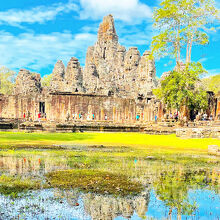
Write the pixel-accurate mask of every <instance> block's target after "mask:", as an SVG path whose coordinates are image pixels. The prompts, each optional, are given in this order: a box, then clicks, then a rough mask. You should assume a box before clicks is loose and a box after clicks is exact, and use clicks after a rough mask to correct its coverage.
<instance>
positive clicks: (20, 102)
mask: <svg viewBox="0 0 220 220" xmlns="http://www.w3.org/2000/svg"><path fill="white" fill-rule="evenodd" d="M40 103H44V105H45V113H46V119H45V120H48V121H56V122H59V121H60V122H64V121H66V120H67V116H68V115H69V116H70V119H72V115H73V114H77V119H78V116H79V114H81V115H82V119H80V120H87V119H88V120H92V115H93V114H94V116H95V120H97V121H102V120H103V121H104V120H105V116H107V120H108V121H112V122H113V123H134V122H136V115H139V116H140V119H139V120H138V122H139V123H144V122H147V121H153V120H154V116H155V114H156V109H159V105H158V103H156V104H155V103H154V102H152V101H149V103H145V102H144V101H139V102H138V103H137V101H136V100H134V99H124V98H119V97H109V96H104V95H91V94H90V95H89V94H76V93H67V92H66V93H64V92H62V93H50V94H46V95H42V94H41V95H36V96H21V95H12V96H3V98H2V99H0V106H1V108H0V118H11V119H13V118H18V119H23V115H24V113H25V115H26V120H33V121H37V120H38V113H39V111H40ZM42 116H43V115H42Z"/></svg>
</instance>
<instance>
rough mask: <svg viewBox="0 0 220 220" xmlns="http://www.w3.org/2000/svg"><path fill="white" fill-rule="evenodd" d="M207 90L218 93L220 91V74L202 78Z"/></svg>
mask: <svg viewBox="0 0 220 220" xmlns="http://www.w3.org/2000/svg"><path fill="white" fill-rule="evenodd" d="M202 83H203V85H204V87H205V89H206V90H209V91H213V92H214V93H215V94H217V93H218V92H219V91H220V74H218V75H216V76H211V77H209V78H204V79H202Z"/></svg>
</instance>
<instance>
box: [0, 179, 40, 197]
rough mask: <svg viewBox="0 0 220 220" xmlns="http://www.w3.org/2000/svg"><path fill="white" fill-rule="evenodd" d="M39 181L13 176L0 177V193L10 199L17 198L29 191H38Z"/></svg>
mask: <svg viewBox="0 0 220 220" xmlns="http://www.w3.org/2000/svg"><path fill="white" fill-rule="evenodd" d="M39 188H40V181H36V180H32V179H31V178H25V179H24V178H22V177H14V176H6V175H2V176H0V193H2V194H4V195H9V196H11V197H18V194H19V193H21V192H25V191H27V190H31V189H39Z"/></svg>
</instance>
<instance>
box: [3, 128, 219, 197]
mask: <svg viewBox="0 0 220 220" xmlns="http://www.w3.org/2000/svg"><path fill="white" fill-rule="evenodd" d="M208 145H220V140H218V139H211V138H210V139H181V138H178V137H176V136H175V135H147V134H143V133H65V134H64V133H22V132H20V133H13V132H0V149H1V150H0V158H2V157H3V158H4V163H6V164H7V165H8V167H9V169H10V163H11V164H12V167H13V166H14V165H13V164H14V162H15V160H17V162H16V164H20V165H22V166H24V167H27V165H28V166H29V167H32V166H33V167H35V169H37V166H39V167H41V168H43V167H48V168H49V167H56V171H54V172H49V173H48V174H46V176H45V177H42V178H43V180H44V178H46V180H47V181H48V183H49V184H50V185H47V186H46V185H44V184H42V182H41V185H42V187H58V188H78V189H80V190H81V191H84V192H96V193H100V194H114V195H121V196H124V195H130V194H137V193H139V192H140V191H141V190H142V189H143V188H142V186H143V185H144V184H146V181H147V182H148V181H150V182H151V183H153V182H155V181H156V179H157V178H158V175H160V173H163V172H165V171H166V170H172V169H177V168H178V169H180V170H186V169H190V170H199V169H207V170H208V171H210V172H211V173H214V172H215V170H216V167H219V164H220V160H219V158H218V157H209V156H208V151H207V149H208ZM7 158H8V159H7ZM24 161H26V162H24ZM39 161H40V162H39ZM31 164H32V165H31ZM63 167H64V168H63ZM39 169H40V168H39ZM59 169H67V170H59ZM216 175H217V176H219V174H218V173H217V174H216ZM134 180H138V182H136V181H134ZM39 186H40V183H39V181H38V180H36V179H32V180H30V179H27V178H26V179H25V178H19V177H6V176H5V175H3V176H1V177H0V193H4V194H9V195H10V194H13V193H14V195H15V196H16V195H17V194H18V193H19V192H23V191H25V190H29V189H37V188H38V187H39Z"/></svg>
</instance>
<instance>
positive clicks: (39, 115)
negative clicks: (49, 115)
mask: <svg viewBox="0 0 220 220" xmlns="http://www.w3.org/2000/svg"><path fill="white" fill-rule="evenodd" d="M40 118H41V113H40V112H39V113H38V122H39V123H40Z"/></svg>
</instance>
